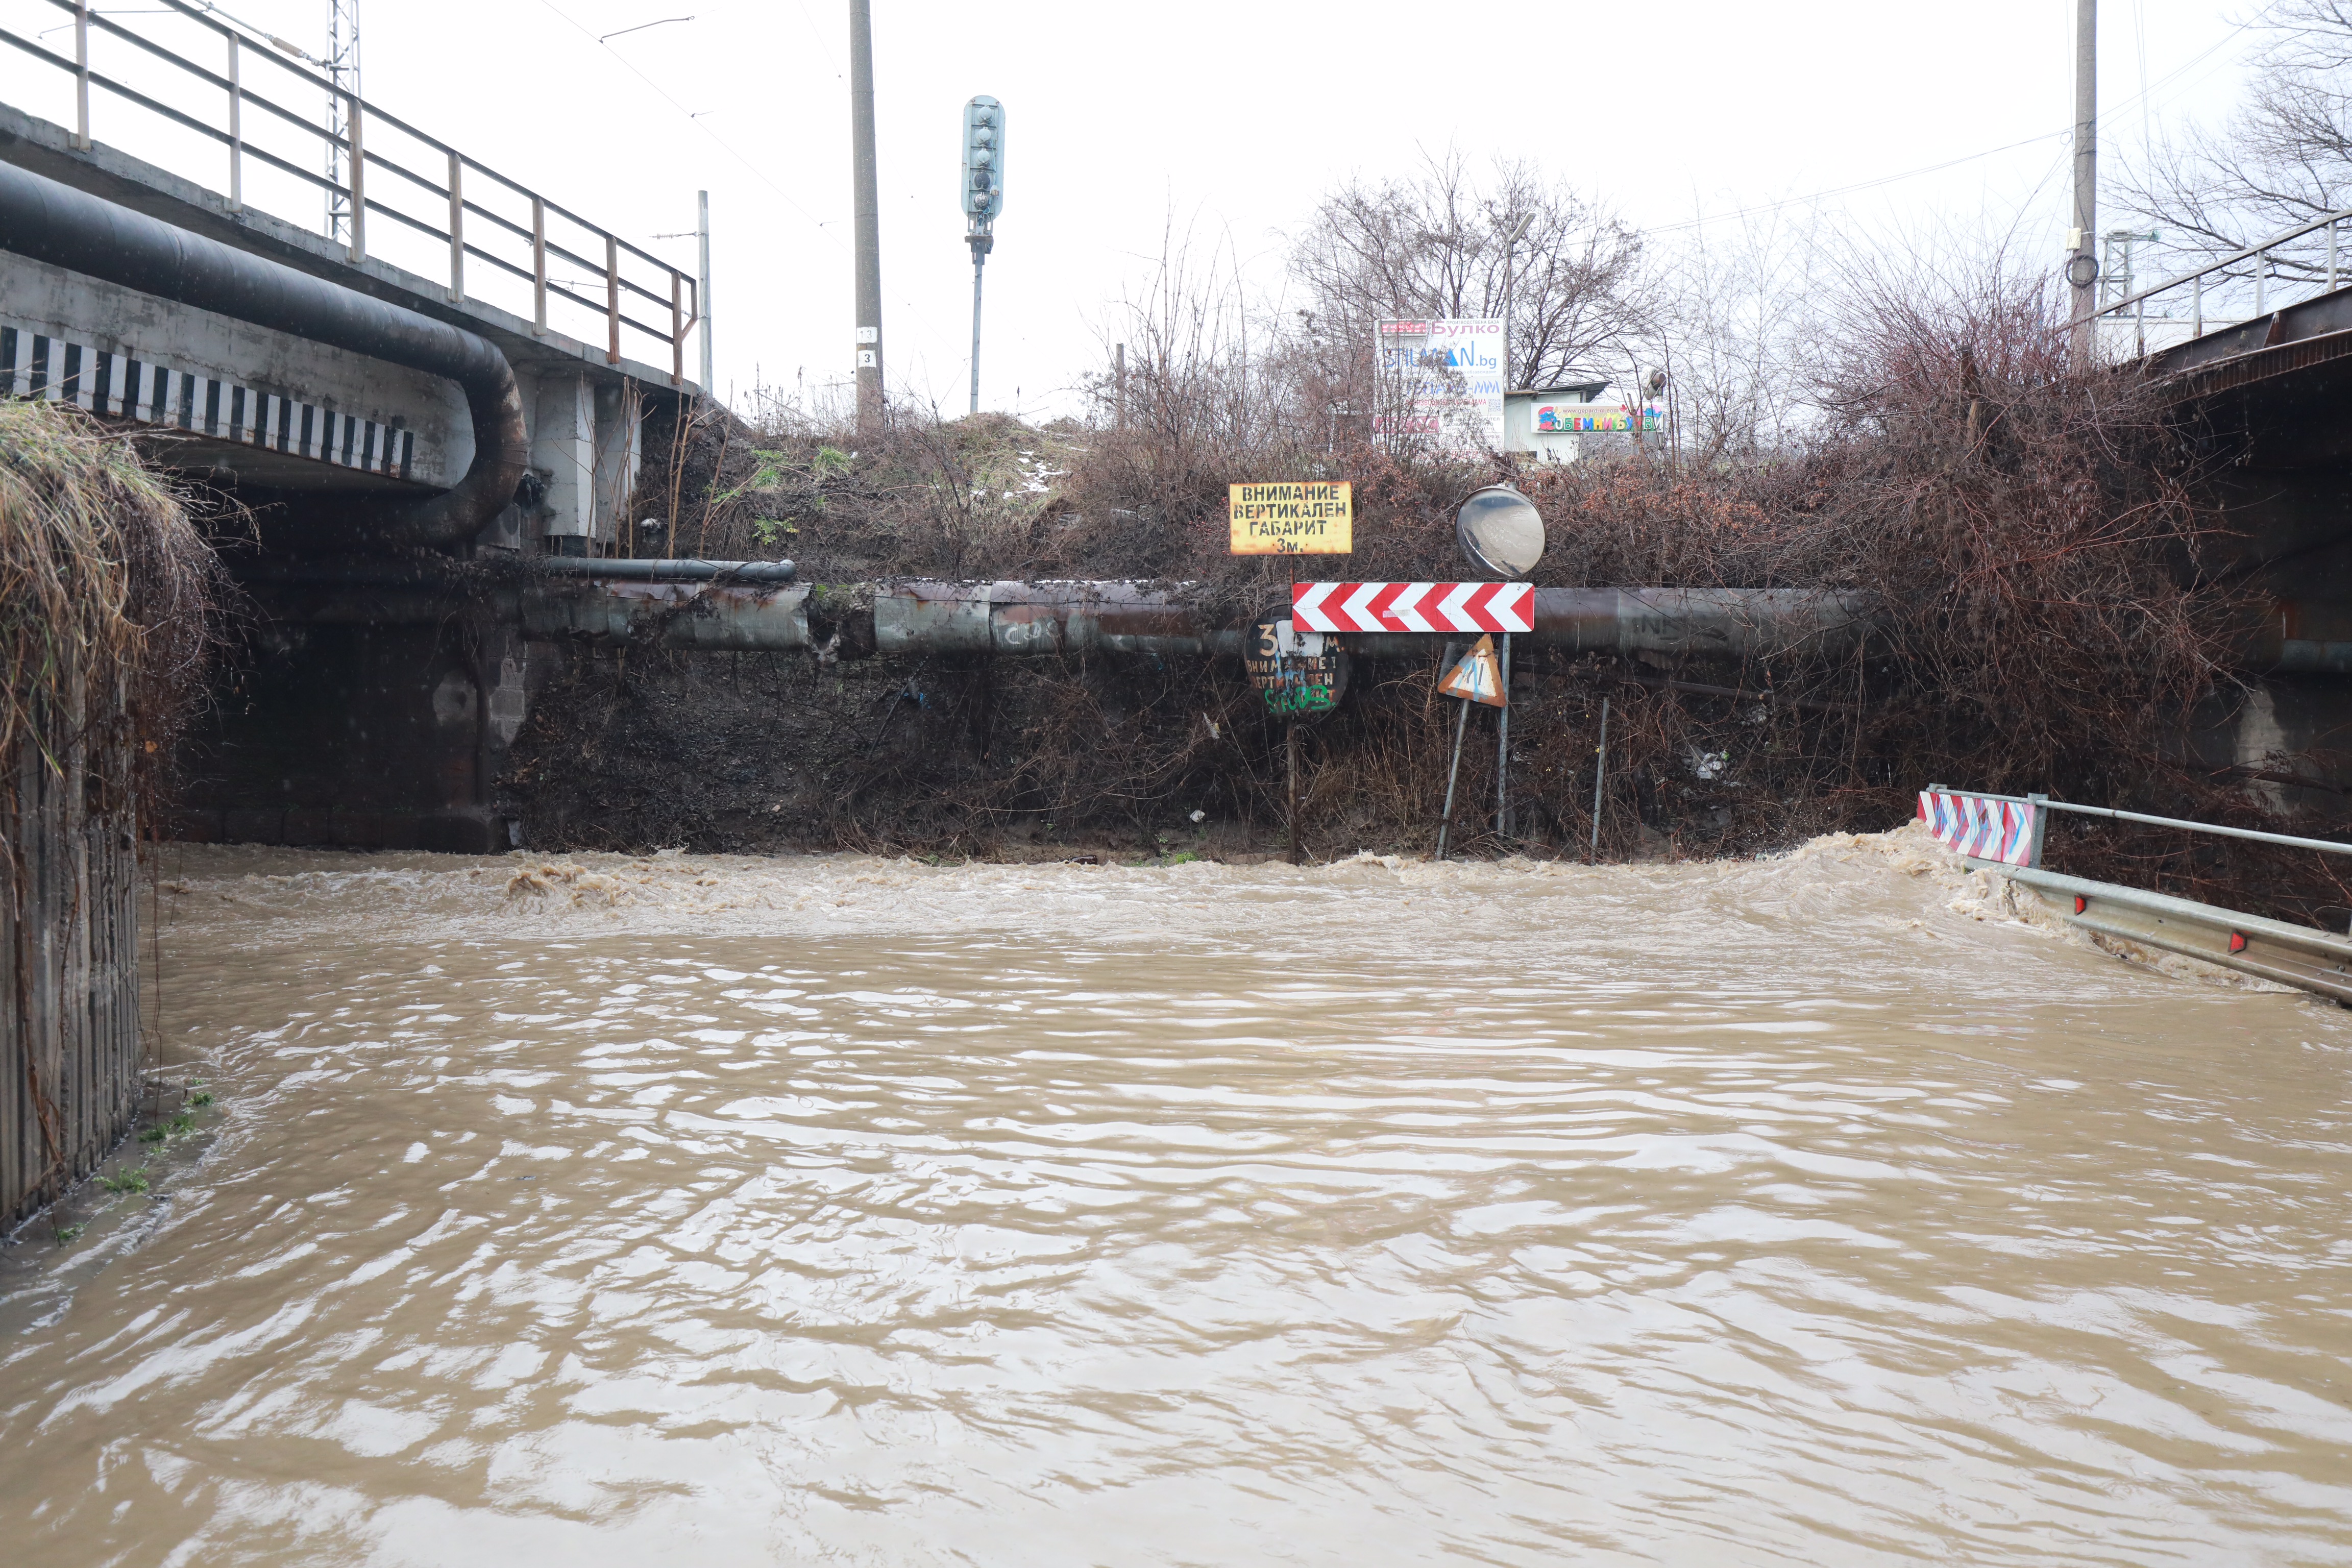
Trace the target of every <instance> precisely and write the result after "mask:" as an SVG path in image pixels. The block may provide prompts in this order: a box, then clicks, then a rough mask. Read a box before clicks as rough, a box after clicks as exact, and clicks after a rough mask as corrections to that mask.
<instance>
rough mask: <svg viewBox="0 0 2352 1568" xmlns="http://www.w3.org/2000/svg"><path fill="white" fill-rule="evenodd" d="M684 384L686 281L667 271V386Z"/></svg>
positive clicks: (675, 271)
mask: <svg viewBox="0 0 2352 1568" xmlns="http://www.w3.org/2000/svg"><path fill="white" fill-rule="evenodd" d="M685 383H686V279H684V278H682V277H680V276H679V275H678V270H677V268H675V267H673V268H670V269H669V384H671V385H672V386H681V385H684V384H685Z"/></svg>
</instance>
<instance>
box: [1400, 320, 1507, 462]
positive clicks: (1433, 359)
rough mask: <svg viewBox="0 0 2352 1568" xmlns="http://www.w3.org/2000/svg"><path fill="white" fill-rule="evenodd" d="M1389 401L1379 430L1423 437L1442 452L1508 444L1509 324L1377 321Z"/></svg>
mask: <svg viewBox="0 0 2352 1568" xmlns="http://www.w3.org/2000/svg"><path fill="white" fill-rule="evenodd" d="M1372 330H1373V333H1374V336H1375V340H1376V342H1375V344H1374V346H1375V348H1376V350H1377V357H1378V363H1379V366H1380V374H1381V395H1382V398H1383V400H1384V401H1387V402H1388V404H1389V406H1388V408H1387V409H1386V411H1384V412H1382V413H1381V414H1380V415H1377V416H1375V417H1374V418H1373V421H1372V432H1373V434H1375V435H1379V436H1418V437H1424V438H1426V439H1427V440H1428V441H1429V442H1430V443H1431V444H1432V445H1433V447H1435V449H1436V450H1438V451H1441V452H1459V453H1476V452H1486V451H1500V450H1502V447H1503V392H1504V386H1503V323H1502V322H1500V321H1464V320H1458V319H1440V320H1436V321H1379V322H1375V323H1374V324H1373V329H1372Z"/></svg>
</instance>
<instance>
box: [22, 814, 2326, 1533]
mask: <svg viewBox="0 0 2352 1568" xmlns="http://www.w3.org/2000/svg"><path fill="white" fill-rule="evenodd" d="M165 854H166V866H165V874H166V877H167V879H169V886H168V887H167V888H166V889H165V890H164V891H163V893H162V894H161V898H162V900H163V906H164V911H163V921H164V925H163V938H162V978H161V986H160V989H161V994H162V998H163V1039H164V1041H165V1047H164V1049H165V1053H166V1056H167V1058H171V1059H173V1060H175V1061H179V1062H183V1063H185V1064H189V1065H190V1066H191V1067H192V1068H193V1070H194V1071H196V1072H197V1074H198V1076H200V1077H202V1078H204V1079H205V1081H206V1083H207V1085H208V1087H210V1088H211V1089H213V1090H214V1091H215V1092H216V1093H217V1094H218V1095H219V1097H220V1103H219V1105H218V1107H216V1108H215V1109H213V1110H207V1111H205V1112H204V1113H203V1114H202V1116H201V1117H200V1118H199V1124H198V1127H197V1130H196V1131H193V1132H191V1133H190V1134H188V1135H187V1136H186V1137H184V1138H182V1139H180V1140H178V1141H176V1142H172V1143H168V1144H166V1145H164V1146H163V1148H162V1150H161V1152H157V1153H155V1154H154V1155H153V1156H152V1164H151V1167H150V1168H151V1170H152V1173H153V1174H154V1178H155V1184H156V1186H157V1187H158V1188H159V1189H160V1190H161V1192H162V1193H163V1194H164V1195H163V1199H162V1200H161V1201H158V1200H157V1199H156V1198H155V1197H154V1196H152V1194H123V1195H121V1196H114V1195H109V1194H103V1193H99V1194H89V1195H86V1196H85V1198H84V1199H83V1200H81V1202H80V1205H79V1209H78V1210H77V1213H78V1215H79V1217H83V1218H86V1219H87V1220H88V1223H89V1230H88V1231H86V1232H85V1233H84V1234H83V1235H82V1236H81V1237H79V1238H78V1239H77V1240H76V1241H74V1242H73V1243H72V1244H71V1245H69V1246H67V1247H62V1248H60V1247H57V1246H55V1245H53V1244H52V1243H50V1242H48V1241H47V1240H45V1239H41V1238H38V1237H35V1238H32V1239H28V1240H27V1241H26V1243H25V1244H24V1245H22V1246H20V1247H17V1248H16V1249H15V1250H14V1251H13V1252H12V1253H11V1254H8V1255H6V1256H5V1260H0V1292H5V1293H4V1294H0V1451H5V1453H6V1454H7V1455H8V1456H9V1458H8V1461H7V1463H6V1464H5V1466H0V1531H5V1540H7V1541H8V1542H10V1549H9V1557H10V1561H11V1562H12V1563H20V1564H27V1565H29V1564H49V1563H57V1564H67V1563H72V1564H83V1563H98V1562H113V1563H163V1562H167V1561H168V1562H172V1563H190V1564H201V1563H304V1564H341V1563H350V1564H362V1563H368V1564H376V1563H386V1564H389V1563H418V1564H424V1563H432V1564H437V1565H445V1568H450V1565H462V1564H486V1565H489V1564H495V1565H497V1568H510V1565H511V1564H513V1563H520V1562H562V1563H575V1564H600V1563H614V1564H619V1563H630V1564H643V1563H692V1564H696V1565H698V1568H717V1565H722V1564H736V1563H744V1564H751V1563H788V1562H790V1563H814V1562H839V1563H887V1564H929V1563H988V1564H1000V1563H1001V1564H1007V1565H1012V1564H1020V1565H1023V1568H1060V1565H1065V1564H1066V1565H1069V1568H1080V1565H1085V1564H1097V1563H1118V1564H1122V1565H1127V1564H1152V1563H1168V1564H1174V1563H1269V1562H1286V1563H1349V1564H1365V1563H1436V1562H1480V1563H1528V1564H1535V1563H1564V1562H1573V1563H1579V1564H1596V1563H1685V1564H1686V1563H1736V1564H1768V1563H1787V1564H1806V1565H1841V1564H1855V1565H1861V1564H1873V1565H1877V1564H1886V1563H1970V1564H1979V1565H1981V1564H2000V1563H2015V1564H2028V1563H2030V1564H2034V1565H2036V1568H2046V1565H2052V1564H2076V1563H2080V1564H2092V1563H2100V1564H2113V1563H2130V1564H2151V1563H2224V1562H2226V1563H2341V1562H2345V1561H2347V1560H2352V1470H2347V1466H2346V1463H2345V1458H2344V1457H2345V1455H2346V1453H2347V1450H2352V1403H2347V1401H2352V1315H2347V1312H2346V1310H2345V1308H2346V1303H2347V1273H2352V1250H2347V1241H2346V1234H2347V1232H2346V1223H2345V1222H2346V1215H2347V1208H2346V1198H2345V1195H2344V1181H2343V1175H2344V1172H2345V1170H2346V1169H2347V1152H2352V1151H2347V1144H2352V1125H2347V1124H2352V1111H2347V1095H2346V1092H2345V1091H2346V1087H2347V1077H2352V1014H2347V1013H2345V1012H2342V1011H2339V1010H2337V1009H2336V1008H2334V1007H2332V1006H2329V1005H2324V1004H2321V1003H2318V1002H2315V1001H2314V1000H2312V999H2310V998H2307V997H2305V996H2301V995H2297V994H2287V993H2283V992H2274V991H2268V990H2264V989H2261V988H2258V987H2257V988H2248V987H2242V986H2236V985H2231V984H2225V983H2222V982H2221V981H2220V980H2217V979H2215V978H2213V977H2212V976H2211V975H2210V974H2208V975H2205V976H2202V977H2198V976H2190V975H2188V974H2186V973H2167V972H2159V971H2156V970H2152V969H2149V968H2146V967H2142V966H2138V965H2135V964H2129V963H2122V962H2118V961H2117V960H2116V958H2115V957H2113V956H2111V955H2108V954H2106V953H2104V952H2099V951H2097V950H2095V949H2094V948H2092V947H2091V946H2089V945H2088V944H2087V942H2085V941H2084V939H2082V938H2081V937H2079V936H2075V935H2069V934H2067V933H2064V932H2063V931H2058V930H2055V929H2053V922H2050V921H2046V920H2044V919H2042V918H2041V917H2039V916H2038V915H2037V916H2032V918H2030V919H2024V920H2021V919H2019V918H2018V916H2017V912H2016V911H2015V910H2013V909H2012V907H2011V905H2010V904H2009V903H2008V902H2007V900H2006V896H2005V895H2003V894H2001V893H2000V892H1999V891H1998V890H1997V885H1996V884H1994V883H1991V882H1990V881H1988V880H1987V879H1984V878H1982V877H1971V876H1969V875H1968V874H1966V873H1964V872H1962V871H1960V870H1958V868H1956V867H1954V866H1953V864H1952V863H1951V862H1950V861H1949V860H1948V859H1947V858H1944V857H1942V856H1941V855H1940V854H1939V853H1937V852H1935V851H1933V850H1931V849H1929V848H1927V847H1926V846H1925V845H1924V843H1923V842H1922V841H1921V840H1920V838H1919V837H1917V836H1916V830H1915V831H1914V832H1912V833H1906V834H1904V835H1895V836H1888V837H1885V838H1878V839H1861V840H1843V841H1824V842H1822V843H1821V844H1817V845H1815V846H1812V847H1809V848H1808V849H1807V850H1805V851H1802V852H1801V853H1799V854H1797V855H1795V856H1792V857H1789V858H1781V859H1779V860H1774V861H1768V862H1758V863H1742V864H1715V865H1702V866H1678V867H1610V868H1600V869H1588V868H1576V867H1556V868H1532V867H1528V866H1525V865H1518V864H1511V863H1506V864H1504V865H1501V866H1445V867H1432V866H1424V865H1419V864H1404V865H1401V866H1398V865H1390V864H1386V863H1382V862H1381V861H1377V860H1359V861H1355V862H1350V863H1347V864H1343V865H1340V866H1337V867H1329V868H1317V869H1310V870H1306V871H1294V870H1291V869H1289V868H1284V867H1272V866H1269V867H1257V868H1228V867H1221V866H1213V865H1200V864H1196V865H1188V866H1182V867H1178V868H1164V869H1162V868H1119V867H1099V868H1083V867H1076V866H1063V865H1049V866H1037V867H968V868H931V867H927V866H921V865H916V864H912V863H909V862H903V861H901V862H886V861H877V860H870V859H861V858H850V857H836V858H799V859H782V860H748V859H700V858H688V857H677V856H668V857H660V858H651V859H646V860H632V859H626V858H618V857H588V858H566V859H555V860H549V859H545V858H528V857H523V856H520V855H518V856H511V857H505V858H498V859H485V860H467V859H460V858H426V857H410V858H403V857H394V856H372V857H360V856H341V855H333V854H325V853H318V854H305V853H301V852H294V851H254V850H223V849H189V850H167V851H166V852H165ZM2028 913H2029V915H2031V911H2030V910H2029V911H2028Z"/></svg>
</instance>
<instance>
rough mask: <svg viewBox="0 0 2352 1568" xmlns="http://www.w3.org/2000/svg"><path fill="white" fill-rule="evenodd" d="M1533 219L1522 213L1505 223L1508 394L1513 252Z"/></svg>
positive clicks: (1505, 388) (1506, 390)
mask: <svg viewBox="0 0 2352 1568" xmlns="http://www.w3.org/2000/svg"><path fill="white" fill-rule="evenodd" d="M1533 221H1535V220H1534V215H1533V214H1531V213H1521V214H1520V215H1519V216H1517V217H1515V218H1512V219H1511V220H1510V221H1509V222H1507V223H1506V224H1504V225H1503V392H1504V394H1505V395H1509V393H1510V390H1511V272H1512V259H1513V256H1512V253H1513V252H1514V251H1515V250H1516V249H1517V247H1518V243H1519V239H1520V237H1522V236H1524V235H1525V234H1526V233H1527V232H1528V224H1530V223H1532V222H1533Z"/></svg>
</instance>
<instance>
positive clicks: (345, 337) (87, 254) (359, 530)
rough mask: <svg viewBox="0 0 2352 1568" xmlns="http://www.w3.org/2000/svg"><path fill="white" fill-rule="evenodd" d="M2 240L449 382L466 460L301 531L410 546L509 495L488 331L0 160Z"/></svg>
mask: <svg viewBox="0 0 2352 1568" xmlns="http://www.w3.org/2000/svg"><path fill="white" fill-rule="evenodd" d="M0 249H6V250H12V251H14V252H16V254H17V255H19V256H26V257H30V258H33V259H34V260H36V261H46V262H48V263H50V264H51V265H52V266H57V267H62V268H65V269H66V270H67V271H68V272H79V273H81V274H82V275H83V276H85V277H89V278H96V279H102V280H103V281H105V282H109V283H118V284H121V286H122V287H123V288H126V289H137V290H139V292H141V293H142V294H152V295H154V296H156V297H157V298H158V299H163V300H173V301H176V302H177V303H179V304H183V305H193V306H194V307H195V308H196V309H198V310H211V311H214V312H215V313H216V314H219V315H223V316H229V317H233V318H235V319H236V320H237V321H250V322H252V323H254V324H255V325H256V326H262V327H268V328H270V329H272V330H273V331H281V332H287V333H290V334H291V335H293V336H295V337H299V338H308V339H310V341H311V342H320V343H328V344H331V345H332V346H334V347H336V348H339V349H348V350H350V351H351V352H352V353H357V354H365V355H366V356H367V357H369V358H370V359H380V360H383V361H386V362H387V363H392V364H398V365H406V366H407V367H408V368H409V369H411V370H421V371H424V372H425V373H426V374H430V375H438V376H444V377H446V378H447V379H448V380H451V381H454V382H456V383H457V385H458V387H459V388H460V389H461V390H463V391H464V393H465V394H466V405H467V412H468V413H469V414H470V415H471V416H472V417H473V426H474V460H473V463H472V464H471V466H469V467H468V468H467V469H466V474H465V477H464V478H463V479H459V480H458V481H457V485H456V486H455V487H454V488H453V489H447V490H445V491H443V492H442V493H441V494H439V495H437V496H435V497H433V498H432V499H430V500H424V501H391V502H386V501H383V500H377V499H375V498H373V497H368V498H354V499H353V500H352V501H351V502H349V503H347V505H346V510H345V513H344V516H345V519H347V520H348V521H344V522H341V523H340V524H339V525H330V526H327V527H322V528H320V530H318V531H317V532H316V533H315V534H314V535H313V536H312V537H310V538H309V539H306V540H304V541H301V542H304V543H311V544H316V545H320V546H341V547H349V546H352V545H354V544H356V545H360V546H363V547H373V548H379V549H382V548H408V547H414V546H417V545H425V544H450V543H455V542H457V541H459V540H463V539H468V538H471V537H472V536H473V535H474V534H476V533H478V532H479V531H481V530H482V529H483V528H485V527H487V526H488V523H489V522H490V521H491V519H493V518H495V517H497V516H498V514H499V510H500V509H502V508H503V507H505V506H506V505H507V503H508V502H509V501H510V500H513V499H514V492H515V486H516V485H518V484H520V482H521V480H522V476H523V469H524V468H525V466H526V465H527V464H528V462H529V460H530V441H529V438H528V437H526V435H525V434H524V431H523V421H522V396H521V394H520V392H518V391H517V390H516V387H515V378H514V369H513V367H512V366H510V365H509V364H508V363H507V359H506V355H504V354H502V353H499V351H498V350H497V349H496V348H495V347H493V346H492V345H491V344H490V343H489V342H487V341H486V340H484V339H483V338H481V337H478V336H477V335H476V334H474V333H472V332H469V331H466V330H465V329H464V328H463V327H454V326H451V325H450V324H448V323H447V322H446V321H435V320H433V319H432V318H431V317H429V316H423V315H419V314H418V313H417V312H415V310H404V309H403V308H402V307H400V306H398V305H393V304H387V303H385V302H384V301H383V300H372V299H370V298H368V297H367V296H366V295H364V294H362V293H359V292H357V291H356V290H353V289H346V288H344V287H343V286H342V285H341V284H340V283H331V282H329V281H328V280H327V279H323V278H313V277H311V276H310V274H309V273H307V272H297V271H296V270H295V269H294V268H290V267H286V266H283V265H280V264H279V263H278V262H275V261H269V260H266V259H264V258H261V257H258V256H253V255H248V254H247V252H245V251H242V250H238V249H236V247H233V246H227V245H223V244H221V243H220V242H219V241H218V240H212V239H206V238H205V237H202V236H201V235H194V234H190V233H189V232H188V231H187V230H185V229H183V228H177V227H174V226H172V225H171V224H168V223H165V222H163V220H162V219H160V218H152V217H149V216H146V215H145V214H144V213H136V212H132V211H131V209H130V208H129V207H125V206H121V205H116V204H115V203H113V202H110V201H107V200H105V199H104V198H103V197H100V196H94V195H89V193H88V192H86V191H78V190H76V189H74V188H73V187H72V186H71V185H68V184H60V183H58V181H56V180H52V179H49V178H47V176H45V175H41V174H34V173H33V172H32V171H31V170H29V169H20V168H18V167H16V165H15V164H13V163H0Z"/></svg>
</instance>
